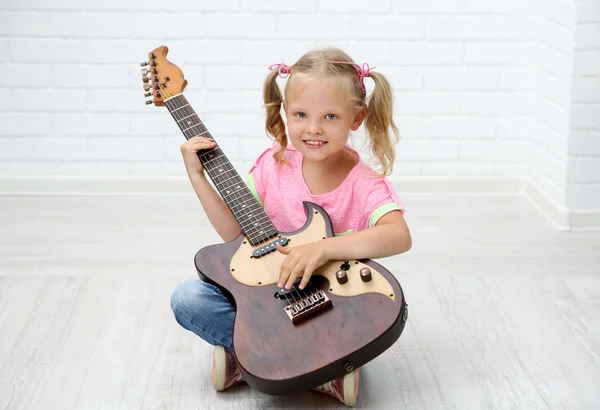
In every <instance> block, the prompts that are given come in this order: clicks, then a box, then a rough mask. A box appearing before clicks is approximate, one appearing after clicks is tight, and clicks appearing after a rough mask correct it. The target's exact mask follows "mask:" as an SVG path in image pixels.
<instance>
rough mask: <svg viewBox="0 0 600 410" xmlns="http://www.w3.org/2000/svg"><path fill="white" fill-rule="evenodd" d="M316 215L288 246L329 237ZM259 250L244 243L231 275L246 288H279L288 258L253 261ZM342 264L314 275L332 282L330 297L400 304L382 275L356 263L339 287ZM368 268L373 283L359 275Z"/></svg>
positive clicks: (271, 255) (328, 265)
mask: <svg viewBox="0 0 600 410" xmlns="http://www.w3.org/2000/svg"><path fill="white" fill-rule="evenodd" d="M313 212H314V214H313V215H312V218H311V221H310V224H309V225H308V226H307V227H306V229H304V230H302V231H300V232H298V233H296V234H291V235H284V236H285V237H286V238H288V239H290V243H289V245H288V246H298V245H303V244H307V243H311V242H316V241H318V240H323V239H325V238H326V237H327V234H326V232H327V231H326V223H325V218H324V217H323V215H322V214H321V213H320V212H318V211H313ZM255 249H256V248H255V247H253V246H252V245H250V243H249V242H248V241H247V240H245V241H243V242H242V244H241V245H240V247H239V249H238V250H237V252H236V253H235V255H234V256H233V258H232V259H231V265H230V271H231V275H232V276H233V277H234V278H235V280H236V281H238V282H239V283H241V284H243V285H248V286H267V285H273V284H276V283H277V281H278V279H279V268H280V266H281V263H282V262H283V260H284V259H285V257H286V255H283V254H281V253H280V252H278V251H274V252H271V253H269V254H267V255H264V256H262V257H260V258H251V255H252V252H253V251H254V250H255ZM342 263H343V262H342V261H329V262H327V263H326V264H325V265H323V266H321V267H320V268H318V269H316V270H315V272H314V273H313V275H321V276H324V277H325V278H326V279H327V280H328V281H329V293H332V294H334V295H336V296H357V295H362V294H365V293H380V294H382V295H384V296H387V297H388V298H390V299H392V300H394V301H395V300H396V295H394V291H393V289H392V286H391V285H390V283H389V282H388V281H387V280H386V279H385V278H384V277H383V276H382V275H381V274H380V273H379V272H377V271H376V270H374V269H373V268H371V267H368V266H367V265H365V264H363V263H361V262H359V261H356V260H351V261H349V263H350V269H349V270H348V271H347V274H348V282H346V283H344V284H339V283H338V281H337V279H336V275H335V274H336V272H337V271H338V270H339V269H340V265H341V264H342ZM364 267H368V268H369V269H371V276H372V279H371V280H370V281H369V282H364V281H362V280H361V278H360V273H359V272H360V270H361V269H362V268H364Z"/></svg>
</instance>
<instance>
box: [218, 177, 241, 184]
mask: <svg viewBox="0 0 600 410" xmlns="http://www.w3.org/2000/svg"><path fill="white" fill-rule="evenodd" d="M236 176H237V175H236ZM236 176H232V177H231V178H227V179H226V180H225V181H221V182H215V185H221V184H223V183H225V182H227V181H231V180H232V179H234V178H235V177H236Z"/></svg>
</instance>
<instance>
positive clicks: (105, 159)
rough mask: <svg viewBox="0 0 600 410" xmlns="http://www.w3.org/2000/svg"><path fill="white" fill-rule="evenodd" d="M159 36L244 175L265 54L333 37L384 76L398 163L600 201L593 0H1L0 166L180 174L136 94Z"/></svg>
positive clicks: (259, 125)
mask: <svg viewBox="0 0 600 410" xmlns="http://www.w3.org/2000/svg"><path fill="white" fill-rule="evenodd" d="M163 44H164V45H167V46H168V47H169V48H170V53H169V57H168V58H169V60H170V61H172V62H173V63H175V64H177V65H178V66H179V67H180V68H181V69H182V70H183V71H184V72H185V76H186V78H187V79H188V81H189V86H188V88H187V89H186V95H187V97H188V99H189V100H190V101H191V102H192V104H193V106H194V107H195V108H196V110H197V111H198V113H199V114H200V115H201V117H203V119H204V121H205V122H206V123H207V125H208V126H209V128H210V129H211V131H212V133H213V134H214V135H215V136H216V137H217V139H218V140H219V141H220V143H221V145H222V146H223V147H224V148H225V150H226V152H227V154H228V156H229V157H230V159H231V160H232V161H233V163H234V164H235V165H236V167H237V168H238V169H239V170H240V172H245V171H246V170H247V168H248V166H249V165H250V164H251V163H252V161H253V160H254V158H255V156H256V155H258V153H259V152H260V151H261V150H262V149H264V148H265V147H266V146H268V145H269V144H270V140H269V139H268V138H267V137H266V136H265V135H264V123H263V111H262V109H261V104H262V101H261V88H262V84H263V81H264V78H265V75H266V74H267V66H268V65H270V64H273V63H277V62H279V61H280V59H282V58H283V59H284V60H285V61H286V62H289V63H292V62H294V61H295V60H296V59H297V58H298V57H299V56H300V55H301V54H302V53H304V52H306V51H307V50H309V49H311V48H312V47H315V46H328V45H331V46H338V47H341V48H343V49H345V50H346V51H347V52H348V53H349V54H350V55H351V56H353V57H354V58H355V59H356V60H357V61H359V62H363V61H367V62H368V63H369V64H370V65H371V66H376V67H377V68H376V69H377V70H378V71H380V72H382V73H384V74H386V75H387V76H388V77H389V79H390V81H391V82H392V85H393V88H394V91H395V94H396V95H395V97H396V116H395V118H396V121H397V124H398V125H399V128H400V131H401V137H402V140H401V143H400V144H399V146H398V149H397V152H398V160H397V164H396V168H395V175H397V176H418V175H424V176H452V175H455V176H461V175H466V176H492V175H499V176H515V175H516V176H520V175H525V174H526V175H528V176H529V178H530V180H531V181H532V183H534V184H535V185H536V186H537V187H538V188H539V189H540V190H541V191H543V192H544V193H545V194H546V195H547V196H548V197H550V199H551V200H552V201H553V202H554V203H555V204H557V205H559V206H568V207H572V208H600V142H599V141H600V134H599V132H600V131H599V130H600V82H599V77H598V75H599V73H600V3H599V2H598V0H504V1H501V2H498V1H493V0H421V1H413V0H394V1H392V0H373V1H370V2H364V1H358V0H306V1H302V2H282V1H274V0H259V1H257V0H227V1H225V0H222V1H219V2H211V1H208V0H202V1H181V2H174V3H173V4H169V7H168V8H166V7H165V4H164V2H163V1H158V0H144V1H142V0H128V1H121V0H103V1H101V2H97V1H92V0H78V1H74V0H44V1H42V0H20V1H17V0H9V1H8V2H4V4H3V10H2V11H0V91H2V95H3V98H2V99H0V175H8V176H10V175H23V174H25V175H39V174H52V175H65V176H71V175H77V176H82V175H94V176H98V175H108V176H121V175H133V176H143V175H152V176H154V175H156V176H160V175H180V176H183V175H184V169H183V166H182V163H181V159H180V154H179V145H180V143H181V142H183V137H182V136H181V135H180V134H179V132H178V130H177V128H176V126H175V124H174V122H173V121H172V119H171V118H170V116H169V115H168V113H167V112H166V110H165V109H157V108H155V107H152V106H151V107H147V106H145V105H144V102H143V101H144V98H143V92H142V89H141V85H142V83H141V81H140V80H141V79H140V77H141V76H140V66H139V62H140V61H142V60H144V59H145V56H146V54H147V53H148V52H149V51H150V50H152V49H153V48H155V47H157V46H159V45H163ZM367 87H368V88H370V87H372V83H371V82H370V81H368V80H367ZM356 139H357V144H356V145H357V146H358V147H360V141H361V139H362V138H361V137H360V136H357V137H356Z"/></svg>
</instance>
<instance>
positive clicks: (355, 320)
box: [195, 203, 408, 395]
mask: <svg viewBox="0 0 600 410" xmlns="http://www.w3.org/2000/svg"><path fill="white" fill-rule="evenodd" d="M304 205H305V209H306V212H307V215H308V217H307V221H306V224H305V225H304V227H302V228H301V229H300V230H298V231H296V232H292V233H282V234H281V236H282V237H285V238H289V239H291V242H290V244H291V245H300V244H303V243H308V242H314V241H318V240H321V239H322V238H323V237H330V236H332V229H331V222H330V220H329V217H328V216H327V214H326V212H325V211H324V210H323V209H322V208H320V207H319V206H317V205H315V204H313V203H305V204H304ZM252 249H253V248H252V247H251V246H250V245H249V244H248V241H247V240H246V238H245V237H244V236H243V235H240V236H239V237H238V238H237V239H235V240H234V241H232V242H228V243H225V244H220V245H212V246H208V247H205V248H203V249H201V250H200V251H198V253H197V254H196V257H195V264H196V268H197V270H198V274H199V276H200V278H201V279H203V280H205V281H207V282H210V283H213V284H215V285H216V286H218V287H219V288H220V289H221V290H223V291H224V293H225V294H226V295H227V296H228V298H229V299H230V301H231V302H232V303H233V304H234V305H235V306H236V318H235V325H234V330H233V345H234V350H235V355H236V358H237V360H238V363H239V365H240V368H241V371H242V374H243V376H244V379H245V380H246V382H247V383H248V384H249V385H250V386H252V387H253V388H255V389H256V390H258V391H261V392H263V393H267V394H272V395H284V394H292V393H296V392H300V391H306V390H309V389H311V388H313V387H316V386H318V385H320V384H323V383H326V382H328V381H330V380H332V379H334V378H336V377H338V376H341V375H343V374H344V373H346V372H348V371H351V370H352V369H353V368H357V367H359V366H362V365H363V364H365V363H367V362H369V361H370V360H372V359H374V358H375V357H377V356H378V355H380V354H381V353H383V352H384V351H385V350H386V349H388V348H389V347H390V346H391V345H392V344H393V343H394V342H395V341H396V340H397V339H398V338H399V337H400V334H401V333H402V331H403V329H404V324H405V322H406V319H407V315H408V310H407V305H406V303H405V300H404V295H403V292H402V289H401V287H400V285H399V284H398V282H397V281H396V279H395V278H394V276H393V275H392V274H391V273H390V272H388V271H387V270H386V269H385V268H383V267H382V266H381V265H379V264H377V263H376V262H374V261H371V260H361V261H349V263H350V265H351V266H352V267H351V268H350V269H349V270H348V282H347V283H345V284H343V285H342V284H339V283H338V282H337V280H335V279H333V278H334V277H335V276H333V278H332V276H331V275H332V274H331V272H333V273H334V275H335V272H336V271H337V270H339V268H340V264H342V263H343V261H330V262H328V263H327V264H326V265H325V266H323V267H322V268H321V269H319V270H317V271H316V272H315V274H314V275H313V278H312V283H313V284H314V285H315V287H316V288H317V289H320V290H323V291H325V292H326V293H327V296H328V297H329V299H330V300H331V302H332V305H331V306H330V307H327V308H324V309H323V310H321V311H319V312H317V313H315V314H314V315H309V316H308V317H306V318H304V319H302V320H301V321H299V322H297V323H292V321H291V320H290V318H289V317H288V315H287V314H286V313H285V311H284V308H285V307H286V305H287V304H288V303H287V301H286V300H281V299H277V298H276V297H275V296H274V295H275V294H277V292H278V291H279V289H278V287H277V277H276V276H273V277H272V279H270V280H269V279H268V278H269V277H270V274H265V272H264V271H267V270H271V269H272V268H273V267H275V268H276V269H277V272H278V269H279V263H280V262H279V263H277V262H278V261H280V260H282V259H283V257H284V255H282V254H280V253H279V252H277V251H275V252H273V253H271V254H269V255H266V256H264V257H263V258H269V257H272V260H273V261H274V262H273V265H271V264H268V262H264V263H263V262H258V261H260V259H262V258H260V259H257V260H253V259H252V258H250V254H251V252H248V250H252ZM242 259H246V260H247V264H246V265H245V266H244V261H243V260H242ZM265 260H266V259H265ZM232 261H235V262H232ZM253 262H256V266H258V267H263V269H264V271H263V272H260V271H258V272H256V271H251V270H248V271H247V272H245V273H246V274H247V275H248V276H256V278H260V279H259V281H260V282H261V284H260V285H258V283H257V284H256V285H247V284H242V283H240V282H238V281H237V280H236V279H235V277H234V276H233V275H232V272H231V269H234V270H235V271H236V272H237V271H239V270H243V269H244V268H245V267H246V268H248V266H250V268H249V269H254V267H252V266H251V265H252V263H253ZM232 266H236V267H235V268H232ZM359 266H360V267H361V268H362V267H365V266H368V267H369V268H370V269H371V271H372V274H373V276H374V277H373V279H372V280H371V281H369V282H366V283H365V282H363V281H362V280H361V279H360V277H359ZM375 272H377V275H381V277H379V276H378V277H377V278H375ZM234 273H235V272H234ZM323 275H326V277H325V276H323ZM328 278H329V279H328ZM376 280H380V281H381V283H380V285H381V284H383V283H384V282H385V284H389V288H387V287H383V288H385V289H386V291H388V289H390V290H391V292H392V293H389V294H386V295H384V294H381V293H370V292H368V293H363V294H358V295H355V296H337V295H336V294H335V293H338V294H339V293H343V291H342V290H341V289H344V286H346V285H348V288H350V286H354V287H355V288H356V291H358V292H360V291H361V289H360V288H361V285H365V286H366V285H368V284H375V281H376ZM340 288H341V289H340ZM383 288H382V289H383ZM330 289H333V290H334V291H333V292H330V291H329V290H330ZM336 290H337V291H336ZM362 290H363V291H365V290H366V289H362ZM334 292H335V293H334ZM390 295H392V296H390Z"/></svg>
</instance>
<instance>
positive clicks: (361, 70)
mask: <svg viewBox="0 0 600 410" xmlns="http://www.w3.org/2000/svg"><path fill="white" fill-rule="evenodd" d="M331 63H332V64H350V65H351V66H353V67H354V68H355V69H356V71H357V72H358V78H359V79H360V89H361V91H362V92H363V93H366V92H367V89H366V88H365V77H368V76H369V71H371V70H373V69H375V68H377V67H373V68H371V67H369V64H367V63H363V65H362V67H361V66H360V65H358V64H357V63H355V62H353V61H332V62H331Z"/></svg>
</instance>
